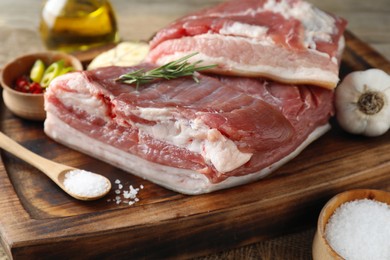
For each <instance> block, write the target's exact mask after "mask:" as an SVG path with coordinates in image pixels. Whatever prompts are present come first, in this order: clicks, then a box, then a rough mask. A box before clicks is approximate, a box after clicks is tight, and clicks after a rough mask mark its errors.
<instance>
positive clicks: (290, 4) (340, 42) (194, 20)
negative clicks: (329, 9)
mask: <svg viewBox="0 0 390 260" xmlns="http://www.w3.org/2000/svg"><path fill="white" fill-rule="evenodd" d="M345 26H346V22H345V21H344V20H343V19H341V18H338V17H335V16H333V15H330V14H327V13H325V12H323V11H321V10H319V9H317V8H316V7H314V6H312V5H311V4H309V3H307V2H304V1H300V0H279V1H278V0H232V1H229V2H226V3H222V4H220V5H218V6H216V7H212V8H210V9H207V10H203V11H201V12H197V13H194V14H192V15H188V16H186V17H184V18H182V19H179V20H177V21H176V22H174V23H172V24H171V25H169V26H168V27H166V28H164V29H162V30H160V31H159V32H158V33H157V34H156V36H155V37H154V39H153V40H152V41H151V43H150V47H151V52H150V54H149V56H148V58H147V59H146V61H148V62H153V63H156V64H160V65H161V64H165V63H166V62H168V61H172V60H175V59H177V58H179V57H182V56H184V55H188V54H190V53H194V52H199V55H197V56H195V57H193V61H194V60H197V59H200V60H203V61H204V62H205V63H206V64H218V65H219V66H218V67H216V68H215V69H213V72H216V73H218V74H227V75H241V76H251V77H259V76H262V77H267V78H270V79H273V80H276V81H281V82H285V83H292V84H313V85H317V86H322V87H326V88H334V87H336V84H337V82H338V81H339V77H338V70H339V60H340V56H341V52H342V49H343V48H344V38H343V32H344V29H345Z"/></svg>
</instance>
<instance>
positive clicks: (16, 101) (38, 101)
mask: <svg viewBox="0 0 390 260" xmlns="http://www.w3.org/2000/svg"><path fill="white" fill-rule="evenodd" d="M37 59H41V60H42V61H43V62H44V63H45V64H51V63H53V62H56V61H59V60H64V62H65V65H66V66H72V67H73V68H74V69H75V70H82V69H83V66H82V64H81V62H80V61H79V60H78V59H77V58H76V57H74V56H72V55H69V54H67V53H62V52H55V51H47V52H39V53H31V54H27V55H23V56H20V57H18V58H16V59H14V60H13V61H10V62H9V63H7V64H6V65H5V66H4V67H3V70H2V71H1V75H0V83H1V85H2V87H3V100H4V103H5V105H6V106H7V108H8V109H9V110H10V111H11V112H12V113H13V114H15V115H17V116H19V117H21V118H25V119H29V120H36V121H42V120H45V118H46V112H45V110H44V98H43V94H29V93H23V92H19V91H16V90H14V89H13V87H12V86H13V84H14V81H15V80H16V78H18V77H20V76H22V75H29V72H30V70H31V68H32V66H33V64H34V62H35V61H36V60H37Z"/></svg>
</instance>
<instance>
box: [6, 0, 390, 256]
mask: <svg viewBox="0 0 390 260" xmlns="http://www.w3.org/2000/svg"><path fill="white" fill-rule="evenodd" d="M218 2H222V1H218V0H169V1H163V0H143V1H136V0H112V4H113V6H114V8H115V9H116V11H117V16H118V22H119V28H120V35H121V37H122V39H123V40H147V39H149V38H150V36H151V35H152V34H153V33H154V32H155V31H157V30H158V29H159V28H160V27H162V26H164V25H166V24H168V23H169V22H171V21H172V20H174V19H175V18H178V17H180V16H182V15H184V14H186V13H188V12H190V11H193V10H195V9H200V8H202V7H206V6H211V5H214V4H215V3H218ZM310 2H313V3H314V4H315V5H317V6H319V7H321V8H322V9H324V10H327V11H329V12H333V13H336V14H338V15H340V16H342V17H344V18H346V19H347V20H348V21H349V26H348V29H349V30H350V31H352V32H353V33H354V34H355V35H357V36H358V37H359V38H360V39H362V40H363V41H365V42H367V43H369V44H370V45H371V46H372V47H373V48H374V49H376V50H377V51H379V52H380V53H381V54H382V55H383V56H385V57H386V58H387V59H388V60H390V5H389V1H388V0H375V1H366V0H343V1H339V0H327V1H323V0H322V1H320V0H310ZM40 4H41V1H39V0H18V1H17V2H15V1H11V0H2V1H1V3H0V39H1V40H0V41H1V48H0V67H1V66H2V65H3V64H4V63H5V62H6V61H8V60H10V59H12V58H13V57H15V56H17V55H19V54H23V53H26V52H30V51H37V50H43V49H44V47H43V46H42V44H41V42H40V39H39V35H38V34H37V27H38V21H39V10H40ZM0 225H1V223H0ZM292 230H293V233H291V231H290V233H289V234H284V235H283V236H280V237H276V238H274V239H271V240H267V241H262V242H257V243H254V244H250V245H247V246H244V247H240V248H236V249H227V250H226V251H224V252H220V253H216V254H213V255H209V256H204V257H202V259H219V258H222V259H226V258H228V259H311V243H312V239H313V235H314V232H315V225H314V223H313V224H310V225H308V226H307V227H306V228H304V229H297V230H295V231H294V229H292ZM0 259H1V260H3V259H7V257H6V255H5V253H4V251H3V249H2V248H1V247H0Z"/></svg>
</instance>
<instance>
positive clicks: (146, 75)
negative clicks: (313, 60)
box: [116, 52, 216, 88]
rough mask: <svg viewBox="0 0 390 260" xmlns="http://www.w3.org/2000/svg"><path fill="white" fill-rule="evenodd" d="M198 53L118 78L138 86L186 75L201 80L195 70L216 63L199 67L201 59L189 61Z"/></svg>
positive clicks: (212, 66)
mask: <svg viewBox="0 0 390 260" xmlns="http://www.w3.org/2000/svg"><path fill="white" fill-rule="evenodd" d="M196 54H198V53H197V52H195V53H192V54H190V55H187V56H184V57H182V58H180V59H178V60H175V61H171V62H169V63H167V64H165V65H163V66H160V67H158V68H155V69H152V70H149V71H145V70H144V69H140V70H136V71H134V72H130V73H126V74H123V75H121V76H120V77H119V78H117V79H116V80H117V81H119V82H122V83H126V84H136V88H138V87H139V86H140V85H142V84H145V83H149V82H151V81H154V80H156V79H166V80H170V79H175V78H180V77H185V76H192V78H193V79H194V81H195V82H199V80H198V78H197V77H196V76H195V74H194V72H196V71H201V70H206V69H210V68H214V67H215V66H216V65H208V66H200V67H197V65H198V64H199V63H201V62H202V61H201V60H199V61H197V62H194V63H190V62H188V59H189V58H191V57H193V56H195V55H196Z"/></svg>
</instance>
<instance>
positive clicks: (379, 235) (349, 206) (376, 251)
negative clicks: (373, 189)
mask: <svg viewBox="0 0 390 260" xmlns="http://www.w3.org/2000/svg"><path fill="white" fill-rule="evenodd" d="M325 237H326V239H327V241H328V242H329V244H330V246H331V247H332V248H333V249H334V250H335V251H336V252H337V253H338V254H339V255H340V256H342V257H343V258H345V259H348V260H363V259H375V260H382V259H383V260H385V259H386V260H388V259H390V206H389V205H388V204H386V203H382V202H378V201H374V200H368V199H362V200H355V201H351V202H346V203H344V204H342V205H341V206H340V207H339V208H337V209H336V211H335V212H334V214H333V215H332V216H331V218H330V219H329V221H328V224H327V225H326V227H325Z"/></svg>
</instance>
